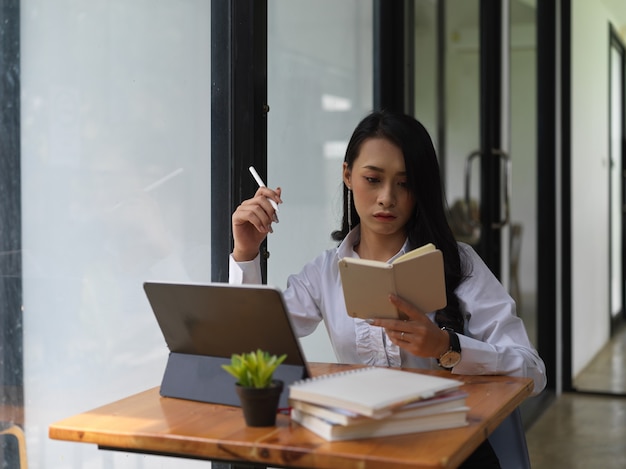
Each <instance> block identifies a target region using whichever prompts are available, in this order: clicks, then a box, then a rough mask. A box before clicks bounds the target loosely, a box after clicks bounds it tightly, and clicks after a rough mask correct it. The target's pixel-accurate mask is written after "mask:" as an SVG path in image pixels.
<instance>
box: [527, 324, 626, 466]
mask: <svg viewBox="0 0 626 469" xmlns="http://www.w3.org/2000/svg"><path fill="white" fill-rule="evenodd" d="M625 351H626V331H625V330H622V331H621V332H620V333H619V334H617V335H616V336H615V338H614V339H613V340H612V341H611V342H610V343H609V344H607V347H606V348H605V349H604V350H602V351H601V352H600V353H599V354H598V356H597V357H596V359H595V360H594V361H593V362H592V363H591V364H590V365H589V366H588V367H587V368H586V369H585V370H584V371H583V372H582V373H581V374H580V375H579V376H577V377H576V379H575V380H574V386H575V388H576V389H579V390H586V391H590V392H591V393H585V392H573V393H565V394H562V395H560V396H558V397H557V398H556V400H555V401H554V402H553V404H552V405H550V407H549V408H548V409H547V410H546V411H545V412H544V413H543V414H542V415H541V416H540V417H539V419H538V420H537V421H536V422H535V423H534V424H533V425H532V426H531V427H530V429H529V430H528V431H527V432H526V439H527V442H528V450H529V453H530V459H531V463H532V467H533V469H559V468H564V469H565V468H567V469H578V468H580V469H583V468H584V469H588V468H602V469H618V468H619V469H623V468H626V353H625ZM594 392H595V393H597V394H594ZM600 393H604V394H600ZM610 393H615V395H610ZM620 394H621V395H620Z"/></svg>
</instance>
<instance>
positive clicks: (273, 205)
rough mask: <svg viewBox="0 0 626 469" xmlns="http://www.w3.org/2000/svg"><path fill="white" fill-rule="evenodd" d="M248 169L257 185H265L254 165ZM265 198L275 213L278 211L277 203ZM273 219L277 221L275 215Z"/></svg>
mask: <svg viewBox="0 0 626 469" xmlns="http://www.w3.org/2000/svg"><path fill="white" fill-rule="evenodd" d="M248 170H249V171H250V174H252V177H253V178H254V180H255V181H256V183H257V184H258V185H259V187H266V186H265V183H264V182H263V179H261V176H259V173H257V172H256V169H254V166H250V167H249V168H248ZM267 200H269V202H270V204H272V207H274V210H275V211H276V213H278V204H277V203H276V202H275V201H274V200H273V199H270V198H269V197H267ZM274 221H275V222H276V223H278V217H277V216H275V218H274Z"/></svg>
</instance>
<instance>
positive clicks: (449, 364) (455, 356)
mask: <svg viewBox="0 0 626 469" xmlns="http://www.w3.org/2000/svg"><path fill="white" fill-rule="evenodd" d="M460 361H461V354H460V353H459V352H455V351H454V350H448V351H447V352H446V353H444V354H443V355H442V356H441V358H439V365H441V366H442V367H444V368H454V367H455V366H456V365H458V363H459V362H460Z"/></svg>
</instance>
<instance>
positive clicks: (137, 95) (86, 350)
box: [21, 0, 211, 469]
mask: <svg viewBox="0 0 626 469" xmlns="http://www.w3.org/2000/svg"><path fill="white" fill-rule="evenodd" d="M22 4H23V7H22V11H21V35H22V36H21V89H22V100H21V105H22V117H21V122H22V147H21V155H22V160H21V161H22V194H23V195H22V211H23V250H24V251H23V287H24V296H23V298H24V312H23V314H24V388H25V402H26V409H25V414H26V416H27V419H26V426H25V430H26V437H27V448H28V456H29V463H30V464H29V465H31V466H32V467H102V468H116V469H117V468H131V467H132V468H141V467H157V468H158V467H163V468H165V467H172V468H173V467H176V468H179V467H200V465H201V463H197V462H186V461H181V460H173V459H165V458H158V457H146V456H138V455H129V454H123V453H120V454H117V453H116V454H111V453H110V452H104V451H99V450H98V449H97V448H95V447H93V446H91V445H79V444H75V443H66V442H59V441H55V440H50V439H49V438H48V436H47V434H48V433H47V432H48V425H49V424H50V423H52V422H54V421H56V420H59V419H61V418H64V417H68V416H70V415H74V414H76V413H79V412H84V411H85V410H88V409H90V408H94V407H97V406H100V405H102V404H105V403H108V402H110V401H112V400H115V399H118V398H121V397H124V396H127V395H129V394H132V393H134V392H138V391H141V390H145V389H147V388H151V387H154V386H158V385H159V384H160V380H161V377H162V373H163V369H164V366H165V363H166V360H167V353H168V350H167V348H166V346H165V342H164V340H163V337H162V336H161V333H160V331H159V329H158V326H157V324H156V320H155V318H154V316H153V314H152V311H151V310H150V307H149V304H148V303H147V300H146V298H145V295H144V293H143V289H142V283H143V282H144V281H146V280H159V279H160V280H169V281H180V282H184V281H198V282H200V281H209V280H210V265H211V262H210V256H209V248H210V239H209V235H210V232H211V230H210V213H209V207H210V185H209V182H210V159H209V155H210V98H211V93H210V82H211V75H210V2H204V1H191V0H190V1H182V2H176V3H175V4H174V3H172V2H166V1H157V2H153V1H134V2H127V1H123V0H114V1H110V2H104V3H103V2H80V3H76V2H67V1H61V2H55V4H54V7H52V6H51V4H50V3H49V2H46V1H42V0H34V1H29V2H22ZM203 103H204V104H203Z"/></svg>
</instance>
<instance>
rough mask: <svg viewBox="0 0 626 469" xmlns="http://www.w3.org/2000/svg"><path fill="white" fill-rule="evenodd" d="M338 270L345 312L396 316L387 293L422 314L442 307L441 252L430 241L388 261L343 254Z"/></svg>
mask: <svg viewBox="0 0 626 469" xmlns="http://www.w3.org/2000/svg"><path fill="white" fill-rule="evenodd" d="M339 273H340V275H341V283H342V285H343V294H344V299H345V302H346V310H347V311H348V315H350V316H352V317H358V318H363V319H367V318H397V317H398V311H397V310H396V308H395V306H393V305H392V304H391V303H390V301H389V298H388V297H389V294H390V293H395V294H396V295H398V296H400V297H402V298H404V299H405V300H407V301H409V302H410V303H412V304H414V305H415V306H416V307H417V308H419V309H420V310H421V311H422V312H424V313H430V312H432V311H436V310H439V309H442V308H445V306H446V303H447V300H446V282H445V276H444V268H443V255H442V253H441V251H440V250H439V249H436V248H435V246H434V245H433V244H432V243H429V244H426V245H424V246H422V247H420V248H417V249H414V250H412V251H409V252H407V253H406V254H403V255H402V256H400V257H398V258H397V259H396V260H394V261H393V262H392V263H387V262H380V261H372V260H367V259H358V258H352V257H345V258H343V259H341V260H340V261H339Z"/></svg>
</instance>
